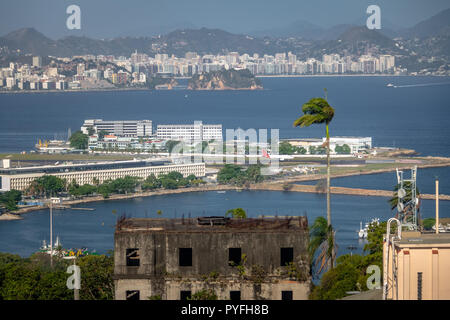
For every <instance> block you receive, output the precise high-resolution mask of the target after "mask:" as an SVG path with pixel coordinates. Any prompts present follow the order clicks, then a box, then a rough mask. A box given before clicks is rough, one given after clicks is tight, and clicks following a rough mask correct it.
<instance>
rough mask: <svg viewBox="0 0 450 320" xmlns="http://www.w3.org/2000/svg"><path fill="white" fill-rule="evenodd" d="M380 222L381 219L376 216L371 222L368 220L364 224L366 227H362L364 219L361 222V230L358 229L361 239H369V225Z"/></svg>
mask: <svg viewBox="0 0 450 320" xmlns="http://www.w3.org/2000/svg"><path fill="white" fill-rule="evenodd" d="M379 223H380V219H378V218H374V219H372V220H371V221H370V222H366V224H365V225H364V228H363V227H362V221H361V222H360V223H359V231H358V237H359V238H360V239H367V235H368V232H369V226H370V225H371V224H376V225H378V224H379Z"/></svg>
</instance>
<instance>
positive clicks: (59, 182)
mask: <svg viewBox="0 0 450 320" xmlns="http://www.w3.org/2000/svg"><path fill="white" fill-rule="evenodd" d="M65 188H66V180H65V179H61V178H58V177H56V176H51V175H44V176H42V177H38V178H36V179H34V180H33V181H32V182H31V184H30V186H29V187H28V189H27V193H29V194H32V195H38V196H45V197H48V196H51V195H56V194H58V193H59V192H62V191H64V190H65Z"/></svg>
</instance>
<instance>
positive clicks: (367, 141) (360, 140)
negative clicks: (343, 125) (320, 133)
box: [322, 137, 372, 153]
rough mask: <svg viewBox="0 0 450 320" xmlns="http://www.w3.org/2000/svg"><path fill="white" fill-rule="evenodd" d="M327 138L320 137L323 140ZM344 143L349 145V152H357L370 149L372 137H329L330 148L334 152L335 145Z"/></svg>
mask: <svg viewBox="0 0 450 320" xmlns="http://www.w3.org/2000/svg"><path fill="white" fill-rule="evenodd" d="M326 140H327V138H322V142H325V141H326ZM344 144H346V145H348V146H349V147H350V150H351V153H359V152H361V151H363V150H368V149H372V137H330V150H331V151H332V152H334V150H335V149H336V147H337V146H343V145H344Z"/></svg>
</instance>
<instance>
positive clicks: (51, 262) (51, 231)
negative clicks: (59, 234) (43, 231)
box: [50, 198, 53, 268]
mask: <svg viewBox="0 0 450 320" xmlns="http://www.w3.org/2000/svg"><path fill="white" fill-rule="evenodd" d="M50 267H52V268H53V203H52V199H51V198H50Z"/></svg>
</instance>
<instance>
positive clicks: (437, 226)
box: [436, 178, 439, 234]
mask: <svg viewBox="0 0 450 320" xmlns="http://www.w3.org/2000/svg"><path fill="white" fill-rule="evenodd" d="M436 234H439V180H438V178H436Z"/></svg>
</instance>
